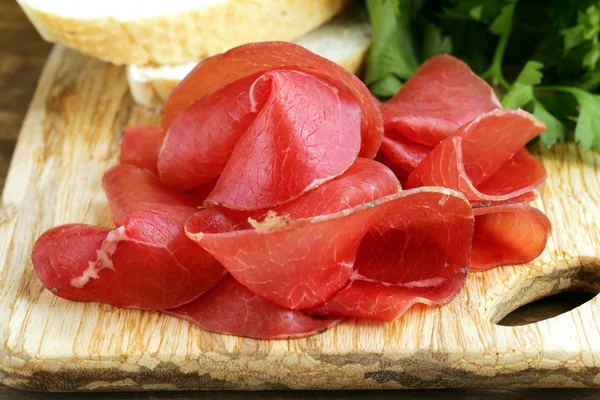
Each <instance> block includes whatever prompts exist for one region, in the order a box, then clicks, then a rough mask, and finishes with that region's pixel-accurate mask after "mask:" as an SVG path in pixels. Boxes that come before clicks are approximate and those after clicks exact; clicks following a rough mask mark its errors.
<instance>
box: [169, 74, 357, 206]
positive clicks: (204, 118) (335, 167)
mask: <svg viewBox="0 0 600 400" xmlns="http://www.w3.org/2000/svg"><path fill="white" fill-rule="evenodd" d="M360 119H361V112H360V107H359V106H358V104H357V103H356V101H355V100H354V98H353V97H352V95H351V94H350V93H348V91H347V90H346V89H345V88H342V89H337V88H336V87H335V86H333V85H331V84H329V83H327V82H325V81H323V80H321V79H319V78H316V77H313V76H311V75H308V74H305V73H302V72H297V71H272V72H266V73H265V74H263V75H261V76H260V77H258V78H256V79H251V80H248V79H245V80H242V81H239V82H235V83H233V84H231V85H229V86H227V87H225V88H224V89H222V90H220V91H217V92H216V93H214V94H211V95H208V96H206V97H204V98H203V99H201V100H199V101H198V102H196V103H195V104H194V105H192V106H191V107H189V108H188V109H187V110H185V111H184V112H183V113H181V114H180V115H179V116H178V117H177V118H176V119H175V121H174V122H173V123H172V124H171V126H170V128H169V130H168V133H167V137H166V139H165V142H164V144H163V147H162V150H161V152H160V155H159V159H158V169H159V172H160V177H161V179H162V181H163V182H165V183H166V184H167V185H169V186H172V187H175V188H177V189H190V188H193V187H196V186H198V185H200V184H204V183H206V182H208V181H210V180H212V179H214V178H215V177H217V176H219V175H220V177H219V179H218V180H217V183H216V185H215V188H214V189H213V191H212V192H211V193H210V195H209V196H208V198H207V204H213V205H223V206H225V207H228V208H231V209H239V210H254V209H261V208H268V207H273V206H276V205H279V204H282V203H285V202H287V201H289V200H291V199H294V198H296V197H298V196H300V195H301V194H302V193H304V192H306V191H308V190H310V189H312V188H315V187H317V186H318V185H320V184H322V183H323V182H326V181H328V180H331V179H333V178H335V177H336V176H339V175H341V174H342V173H343V172H344V171H345V170H347V169H348V168H349V167H350V165H352V163H353V162H354V160H355V159H356V157H357V155H358V152H359V150H360V145H361V139H360Z"/></svg>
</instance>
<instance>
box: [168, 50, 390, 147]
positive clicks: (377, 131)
mask: <svg viewBox="0 0 600 400" xmlns="http://www.w3.org/2000/svg"><path fill="white" fill-rule="evenodd" d="M277 70H295V71H300V72H304V73H307V74H309V75H312V76H314V77H317V78H320V79H322V80H324V81H326V82H328V83H329V84H330V85H333V86H334V87H336V88H337V89H338V90H340V91H341V92H345V93H351V94H352V95H353V97H354V98H355V103H356V104H357V105H358V106H359V107H360V109H361V121H360V124H361V150H360V154H359V156H360V157H365V158H373V157H375V154H376V153H377V150H378V149H379V146H380V145H381V139H382V137H383V121H382V119H381V112H380V111H379V104H378V102H377V100H376V99H375V98H374V97H373V96H372V95H371V93H370V92H369V89H367V87H366V86H365V85H364V83H362V82H361V81H360V80H359V79H358V78H357V77H356V76H354V75H352V73H350V72H348V71H347V70H346V69H344V68H343V67H341V66H340V65H338V64H336V63H333V62H331V61H329V60H327V59H325V58H323V57H320V56H318V55H316V54H315V53H313V52H311V51H309V50H306V49H305V48H303V47H302V46H299V45H297V44H294V43H289V42H260V43H250V44H246V45H242V46H239V47H236V48H233V49H231V50H229V51H227V52H225V53H223V54H220V55H218V56H214V57H210V58H207V59H205V60H203V61H202V62H200V63H199V64H198V65H197V66H196V67H195V68H194V69H193V70H192V71H191V72H190V73H189V74H188V75H187V76H186V77H185V78H184V79H183V80H182V81H181V82H180V83H179V84H178V85H177V86H176V87H175V89H174V90H173V92H172V93H171V95H170V96H169V98H168V100H167V103H166V105H165V109H164V113H163V120H162V127H163V129H165V130H167V129H168V128H169V127H170V126H171V124H172V123H173V121H174V120H175V118H177V116H178V115H179V114H181V113H182V112H183V111H184V110H185V109H187V108H188V107H189V106H191V105H192V104H193V103H194V102H196V101H197V100H199V99H201V98H203V97H205V96H208V95H210V94H211V93H215V92H216V91H218V90H220V89H222V88H224V87H225V86H228V85H229V84H232V83H234V82H236V81H239V80H241V79H244V78H247V77H250V76H258V75H260V74H263V73H265V72H267V71H277Z"/></svg>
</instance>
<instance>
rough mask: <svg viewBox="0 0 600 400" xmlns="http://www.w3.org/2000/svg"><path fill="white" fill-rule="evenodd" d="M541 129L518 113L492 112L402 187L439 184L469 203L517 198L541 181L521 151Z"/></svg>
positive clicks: (541, 173) (441, 148)
mask: <svg viewBox="0 0 600 400" xmlns="http://www.w3.org/2000/svg"><path fill="white" fill-rule="evenodd" d="M545 129H546V127H545V125H544V124H543V123H542V122H540V121H539V120H537V119H536V118H535V117H533V115H531V114H529V113H527V112H525V111H523V110H495V111H492V112H489V113H486V114H482V115H480V116H479V117H477V118H476V119H474V120H473V121H471V122H469V123H468V124H466V125H464V126H463V127H461V128H460V129H459V130H458V132H457V135H455V136H451V137H449V138H447V139H445V140H444V141H443V142H442V143H440V144H439V145H438V146H437V147H436V148H435V149H434V150H433V151H432V152H431V153H429V154H428V155H427V157H425V159H424V160H423V161H422V162H421V163H420V164H419V165H418V166H417V167H416V168H415V169H414V170H413V171H412V172H411V173H410V174H409V176H408V179H407V181H406V187H408V188H414V187H419V186H443V187H447V188H450V189H453V190H457V191H459V192H461V193H463V194H464V195H465V196H466V197H467V199H469V201H474V202H498V201H506V200H509V199H512V198H517V197H520V196H525V197H526V196H529V192H531V191H532V190H533V189H535V188H536V187H537V186H539V185H541V184H542V183H543V182H544V181H545V179H546V170H545V168H544V165H543V164H542V163H541V161H539V160H538V159H536V158H535V157H533V156H531V155H530V154H529V152H527V150H526V149H525V148H524V146H525V144H526V143H527V142H529V141H530V140H531V139H533V138H535V137H536V136H538V135H540V134H541V133H542V132H543V131H544V130H545Z"/></svg>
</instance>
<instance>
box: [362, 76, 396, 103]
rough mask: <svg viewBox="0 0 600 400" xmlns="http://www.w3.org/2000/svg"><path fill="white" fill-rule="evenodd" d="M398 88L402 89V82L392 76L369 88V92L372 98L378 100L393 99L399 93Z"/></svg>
mask: <svg viewBox="0 0 600 400" xmlns="http://www.w3.org/2000/svg"><path fill="white" fill-rule="evenodd" d="M400 88H402V81H401V80H400V78H398V77H396V76H394V75H388V76H386V77H385V78H382V79H380V80H378V81H377V82H374V83H372V84H371V85H370V86H369V90H370V91H371V93H372V94H373V96H375V97H378V98H380V99H389V98H390V97H393V96H394V95H395V94H396V93H398V92H399V91H400Z"/></svg>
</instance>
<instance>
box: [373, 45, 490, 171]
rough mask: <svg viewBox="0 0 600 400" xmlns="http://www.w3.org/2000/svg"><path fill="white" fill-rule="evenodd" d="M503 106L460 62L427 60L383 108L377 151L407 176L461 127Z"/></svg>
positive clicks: (447, 57) (440, 58) (448, 58)
mask: <svg viewBox="0 0 600 400" xmlns="http://www.w3.org/2000/svg"><path fill="white" fill-rule="evenodd" d="M501 108H502V106H501V105H500V102H499V101H498V98H497V97H496V95H495V93H494V90H493V89H492V87H491V86H490V85H488V83H487V82H485V81H484V80H483V79H481V78H480V77H478V76H477V75H476V74H475V73H473V71H472V70H471V68H469V66H468V65H467V64H465V63H464V62H463V61H461V60H459V59H457V58H455V57H452V56H450V55H438V56H434V57H431V58H429V59H428V60H426V61H425V62H424V63H423V64H422V65H421V66H420V67H419V69H418V70H417V72H416V74H415V75H414V76H413V77H412V78H410V79H409V80H408V81H406V83H405V84H404V85H403V86H402V89H401V90H400V91H399V92H398V93H397V94H396V95H395V96H394V97H393V98H391V99H390V100H388V101H387V102H385V103H384V104H383V105H382V106H381V110H382V115H383V120H384V129H385V133H384V140H383V142H382V144H381V150H382V151H383V152H384V153H385V154H386V155H387V156H388V158H389V159H390V160H392V161H394V162H395V163H396V164H398V165H399V166H400V167H402V168H403V169H405V170H406V171H408V172H410V171H411V170H412V169H413V168H415V167H416V166H417V165H418V164H419V162H420V161H421V160H423V158H424V157H425V156H426V155H427V153H428V152H429V151H431V150H432V149H433V148H434V147H435V146H436V145H437V144H438V143H439V142H440V141H442V140H444V139H445V138H446V137H448V136H451V135H453V134H454V133H455V132H456V130H457V129H458V128H460V127H461V126H462V125H464V124H465V123H467V122H469V121H471V120H473V119H475V118H476V117H477V116H479V115H480V114H482V113H485V112H489V111H492V110H495V109H501Z"/></svg>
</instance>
